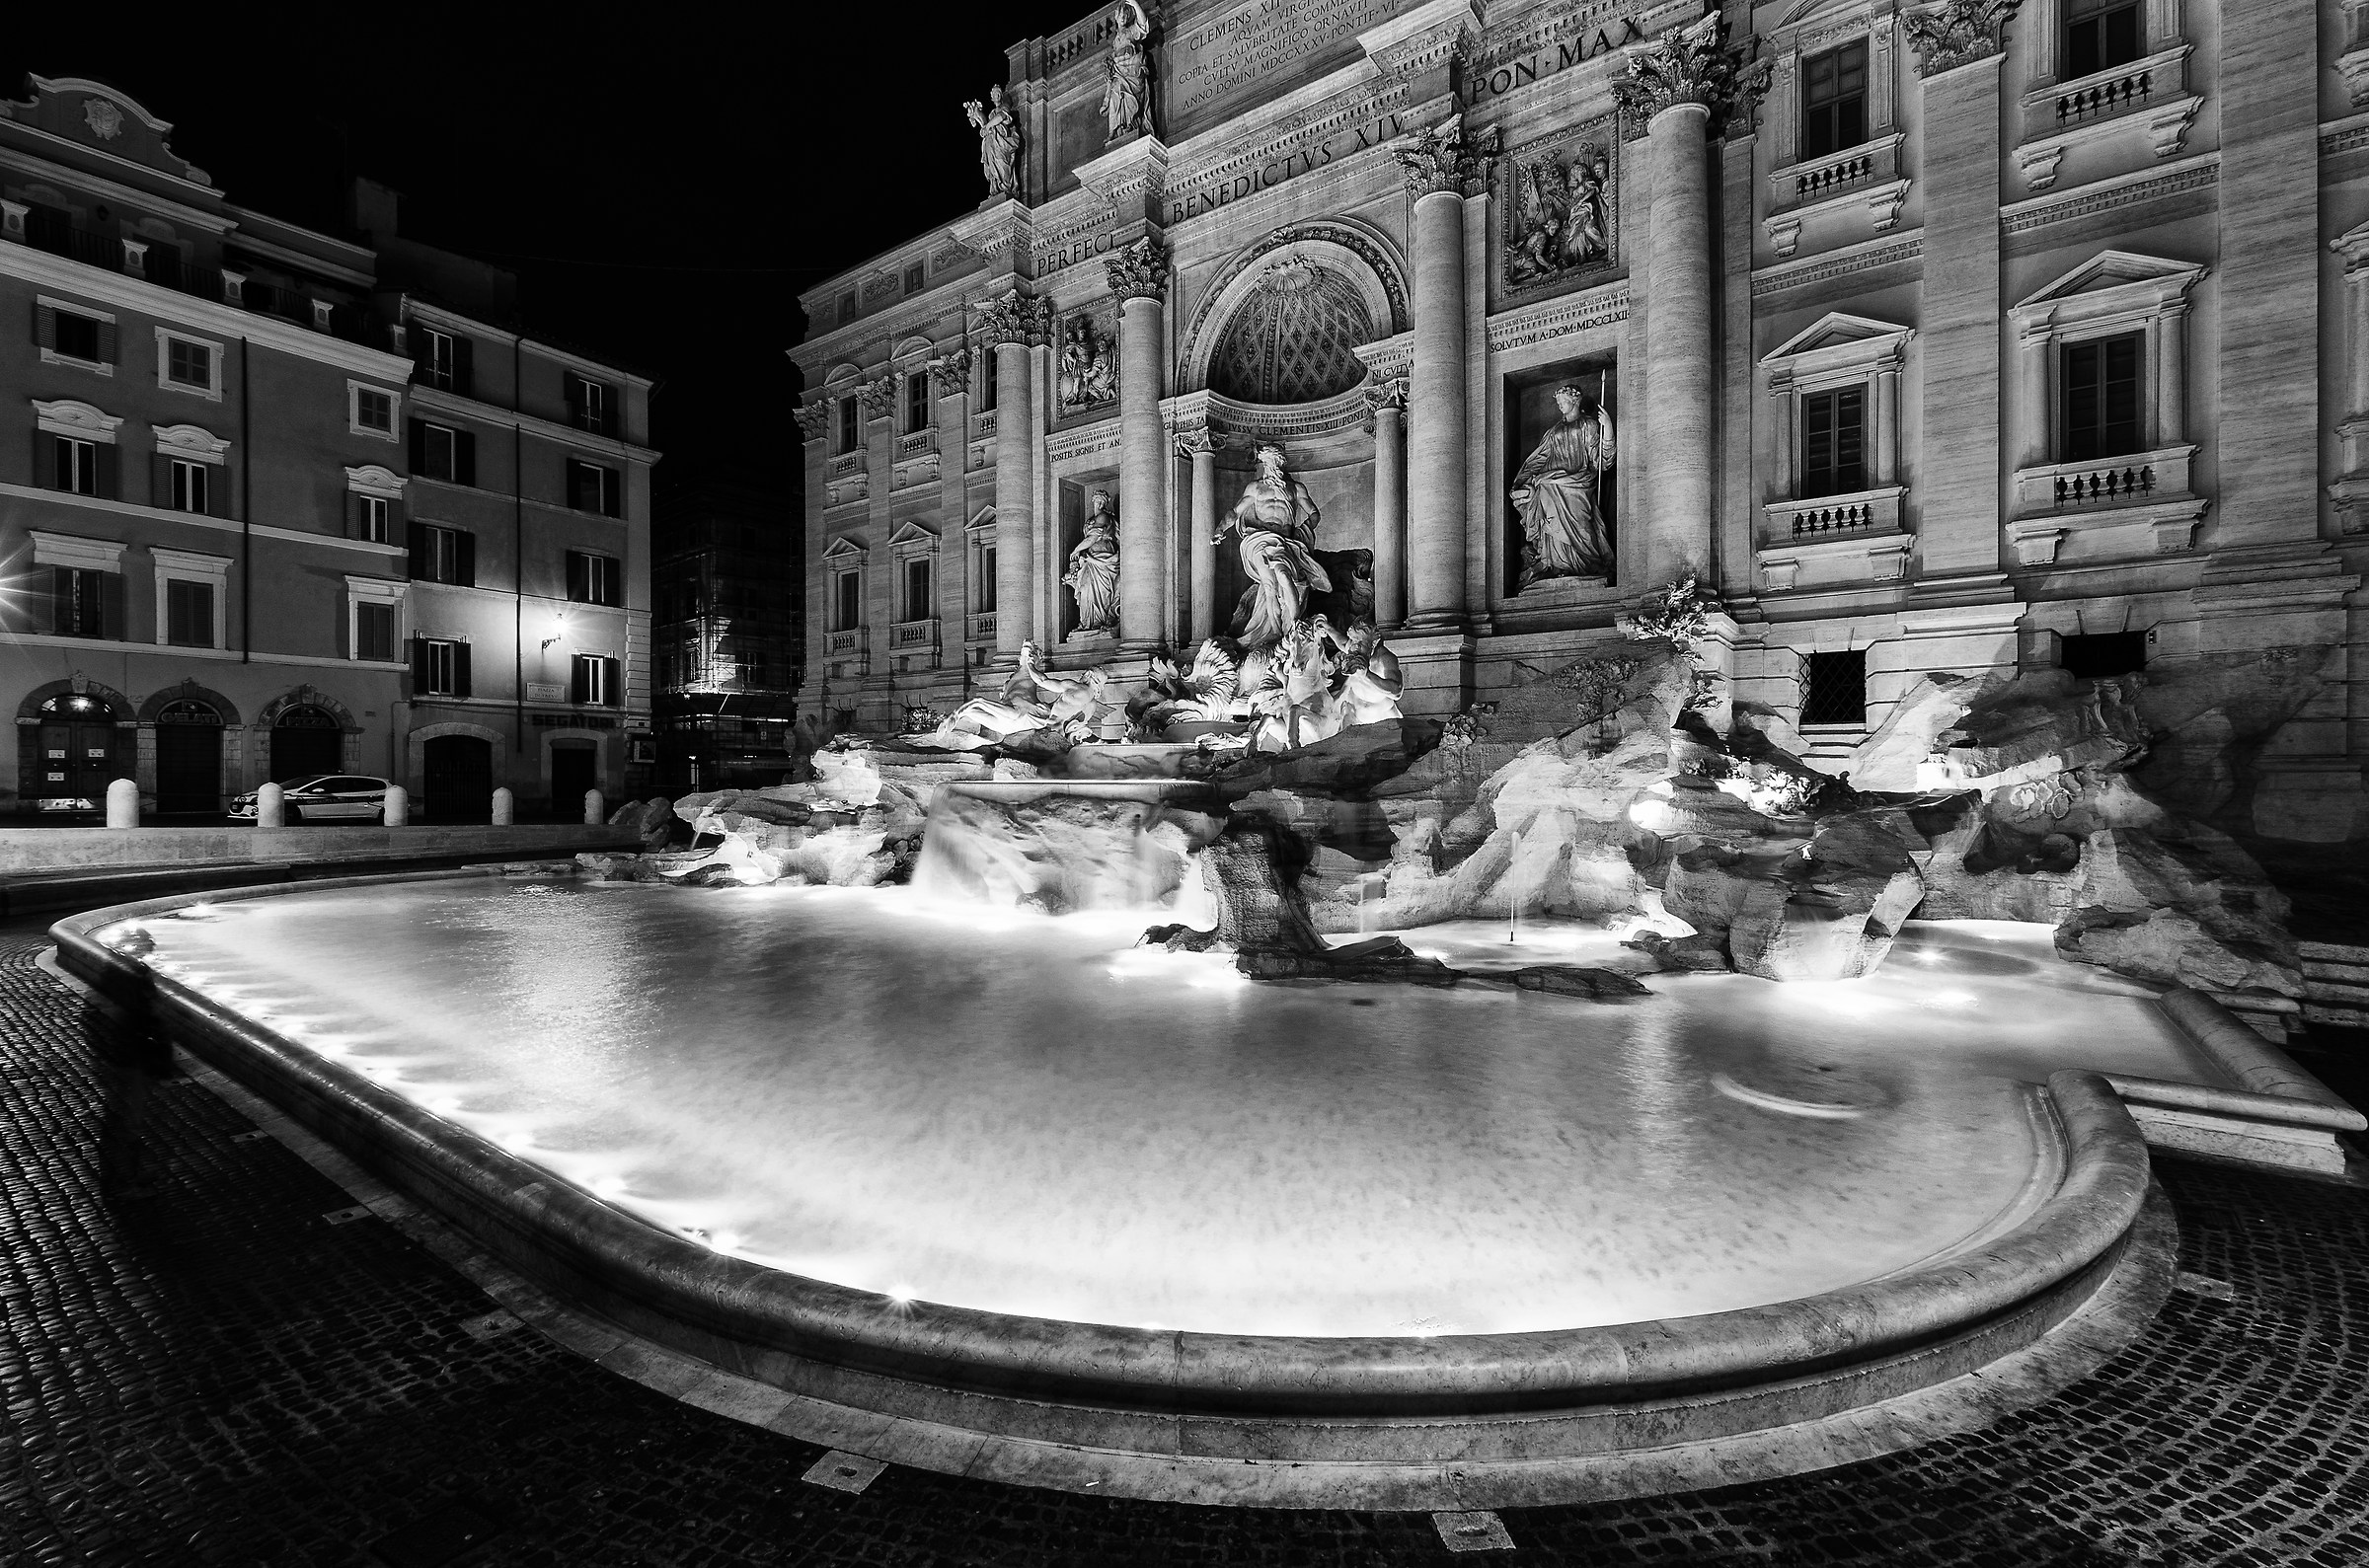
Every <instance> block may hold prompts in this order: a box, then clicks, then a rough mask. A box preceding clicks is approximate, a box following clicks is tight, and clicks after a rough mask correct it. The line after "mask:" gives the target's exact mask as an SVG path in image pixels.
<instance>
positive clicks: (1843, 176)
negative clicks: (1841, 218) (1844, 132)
mask: <svg viewBox="0 0 2369 1568" xmlns="http://www.w3.org/2000/svg"><path fill="white" fill-rule="evenodd" d="M1899 172H1900V136H1899V134H1898V133H1897V132H1894V133H1892V134H1890V135H1885V136H1878V137H1876V138H1875V139H1874V140H1873V141H1866V142H1861V143H1860V144H1859V145H1858V146H1856V147H1845V148H1843V149H1842V150H1841V151H1840V152H1831V153H1826V154H1823V155H1822V156H1820V157H1817V158H1804V159H1802V160H1800V161H1799V162H1797V163H1794V164H1791V165H1788V166H1787V167H1785V168H1783V169H1779V170H1776V171H1775V172H1774V173H1772V174H1771V175H1770V177H1769V204H1770V206H1771V208H1773V209H1775V210H1778V211H1785V210H1788V209H1791V208H1794V207H1807V206H1814V205H1816V204H1817V203H1818V202H1821V201H1824V200H1827V199H1828V198H1829V197H1833V196H1842V195H1849V194H1851V193H1852V192H1854V191H1857V190H1860V189H1862V188H1872V187H1875V186H1878V185H1881V184H1882V183H1884V182H1885V181H1889V180H1894V179H1897V178H1898V177H1899Z"/></svg>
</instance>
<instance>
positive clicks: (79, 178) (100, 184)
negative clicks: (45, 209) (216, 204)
mask: <svg viewBox="0 0 2369 1568" xmlns="http://www.w3.org/2000/svg"><path fill="white" fill-rule="evenodd" d="M23 128H24V129H25V130H28V131H31V132H32V133H33V134H35V135H37V136H44V137H49V139H50V140H52V141H54V140H57V138H56V137H53V136H50V135H49V132H47V131H45V130H41V129H40V128H38V126H34V125H26V126H24V127H23ZM62 145H64V146H68V147H71V148H73V149H74V150H75V151H76V152H80V153H98V154H99V156H101V157H105V158H114V157H115V155H114V154H113V153H107V152H103V151H101V149H99V148H96V147H85V146H83V145H82V144H81V143H80V142H64V143H62ZM8 161H9V163H10V165H11V166H12V167H14V168H16V169H18V170H21V171H22V172H24V173H26V174H29V175H32V176H34V177H36V178H37V179H40V180H54V181H59V182H62V183H63V184H66V185H70V186H73V187H76V188H78V189H82V190H87V191H89V192H90V193H91V194H93V195H95V196H105V197H107V198H108V199H109V200H110V201H122V202H127V203H130V204H133V205H136V206H139V207H143V208H145V209H146V210H148V211H150V212H153V213H155V214H156V215H157V216H159V217H164V218H170V219H172V220H173V222H175V223H176V224H183V225H187V226H188V227H190V228H192V229H200V230H203V231H204V232H205V233H207V234H227V233H228V232H230V231H231V230H232V229H235V228H237V227H238V219H237V218H235V217H232V216H231V215H229V214H228V213H225V212H221V211H217V210H215V209H213V208H209V207H192V206H190V205H188V204H186V203H184V202H180V201H176V200H174V199H173V198H172V197H171V196H160V195H158V194H156V193H155V192H154V191H149V190H142V189H141V188H140V187H137V186H127V185H121V184H118V183H117V182H115V181H113V180H110V179H108V178H107V177H106V176H105V175H95V174H92V173H90V172H88V171H87V170H82V169H77V168H75V167H74V166H73V165H71V164H60V163H51V162H50V161H49V160H48V159H46V158H42V157H39V156H38V155H36V154H34V153H29V152H25V151H23V150H21V149H15V148H12V149H10V150H9V153H8ZM116 161H117V162H121V160H120V159H117V160H116ZM126 167H128V168H132V169H137V170H138V171H139V172H140V173H142V174H146V175H153V174H158V173H160V172H161V171H158V170H154V169H151V168H149V167H148V166H147V165H146V164H129V165H126ZM164 178H166V179H168V180H170V179H171V178H172V176H170V175H166V176H164ZM199 188H200V189H203V187H199ZM205 194H207V195H209V196H216V195H218V194H219V193H218V192H216V191H213V190H206V191H205Z"/></svg>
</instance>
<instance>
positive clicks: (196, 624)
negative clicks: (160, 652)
mask: <svg viewBox="0 0 2369 1568" xmlns="http://www.w3.org/2000/svg"><path fill="white" fill-rule="evenodd" d="M165 640H166V641H167V642H170V643H172V644H173V645H174V646H175V647H177V648H210V647H212V646H213V645H214V585H213V584H212V583H210V582H189V581H185V580H183V579H181V578H178V577H175V578H168V579H167V580H166V582H165Z"/></svg>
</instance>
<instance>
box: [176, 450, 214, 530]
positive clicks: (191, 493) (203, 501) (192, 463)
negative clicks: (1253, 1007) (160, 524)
mask: <svg viewBox="0 0 2369 1568" xmlns="http://www.w3.org/2000/svg"><path fill="white" fill-rule="evenodd" d="M165 468H166V474H167V483H168V485H169V488H168V489H167V491H166V501H167V506H166V510H168V511H175V512H188V513H190V514H191V515H193V516H198V517H205V516H209V515H211V514H210V513H209V512H208V511H207V504H208V502H209V501H210V500H211V499H212V497H211V496H209V495H208V494H207V493H206V491H207V488H208V486H207V484H206V465H204V464H203V463H200V462H197V461H196V460H195V459H193V458H186V457H168V458H166V459H165ZM192 502H193V503H194V504H191V503H192Z"/></svg>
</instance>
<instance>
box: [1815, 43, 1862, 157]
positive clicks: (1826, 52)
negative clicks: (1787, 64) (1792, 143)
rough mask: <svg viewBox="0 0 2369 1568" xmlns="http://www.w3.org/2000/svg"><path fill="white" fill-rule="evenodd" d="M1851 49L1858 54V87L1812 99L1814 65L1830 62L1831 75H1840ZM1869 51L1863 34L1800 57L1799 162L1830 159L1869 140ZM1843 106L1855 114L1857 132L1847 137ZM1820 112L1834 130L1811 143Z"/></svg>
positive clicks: (1816, 67) (1816, 66)
mask: <svg viewBox="0 0 2369 1568" xmlns="http://www.w3.org/2000/svg"><path fill="white" fill-rule="evenodd" d="M1854 50H1856V51H1858V54H1859V60H1858V67H1859V87H1858V90H1857V91H1856V92H1852V93H1844V92H1841V91H1840V90H1839V89H1838V90H1837V91H1836V92H1835V94H1834V95H1833V97H1831V98H1830V99H1828V100H1827V101H1825V102H1823V103H1820V102H1817V101H1814V100H1813V99H1812V97H1811V94H1812V93H1813V92H1815V91H1816V84H1815V81H1814V77H1815V74H1816V72H1817V69H1818V67H1819V66H1820V65H1821V64H1824V63H1825V62H1828V61H1832V62H1833V65H1834V70H1835V74H1836V76H1837V77H1838V78H1839V77H1840V76H1841V74H1842V68H1843V64H1844V60H1845V57H1846V56H1847V55H1849V54H1850V53H1851V52H1852V51H1854ZM1873 53H1874V51H1873V50H1872V49H1871V48H1870V47H1869V46H1868V39H1867V38H1866V37H1864V36H1863V37H1855V38H1846V39H1844V40H1843V41H1841V42H1839V43H1835V44H1832V45H1831V46H1829V47H1826V48H1822V49H1819V50H1818V51H1817V52H1816V53H1814V54H1803V55H1802V56H1801V104H1800V111H1799V113H1800V118H1799V121H1798V124H1799V127H1800V128H1799V137H1798V152H1797V157H1798V160H1799V161H1800V162H1802V163H1809V162H1812V161H1814V160H1817V159H1821V158H1831V157H1833V156H1834V155H1835V154H1837V153H1845V152H1849V151H1850V150H1851V149H1852V148H1854V147H1864V146H1866V145H1867V144H1868V143H1869V141H1871V140H1872V132H1871V131H1870V129H1869V123H1868V121H1869V112H1868V111H1869V109H1870V107H1871V105H1870V102H1869V100H1870V99H1871V98H1872V92H1871V88H1872V81H1871V75H1872V56H1873ZM1845 106H1852V107H1855V108H1856V109H1857V111H1858V113H1859V127H1858V131H1859V133H1858V134H1857V135H1855V136H1850V137H1848V138H1846V137H1845V135H1844V132H1843V128H1842V126H1841V124H1840V122H1839V121H1840V115H1841V112H1842V110H1843V109H1844V107H1845ZM1820 111H1826V112H1827V118H1828V120H1829V121H1830V122H1832V123H1833V124H1834V129H1833V130H1832V132H1831V133H1830V134H1831V140H1828V141H1826V144H1825V145H1823V146H1813V145H1812V143H1813V141H1816V140H1819V139H1820V138H1818V137H1817V136H1815V135H1813V127H1814V126H1816V125H1817V124H1818V123H1819V121H1818V115H1819V112H1820Z"/></svg>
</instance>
